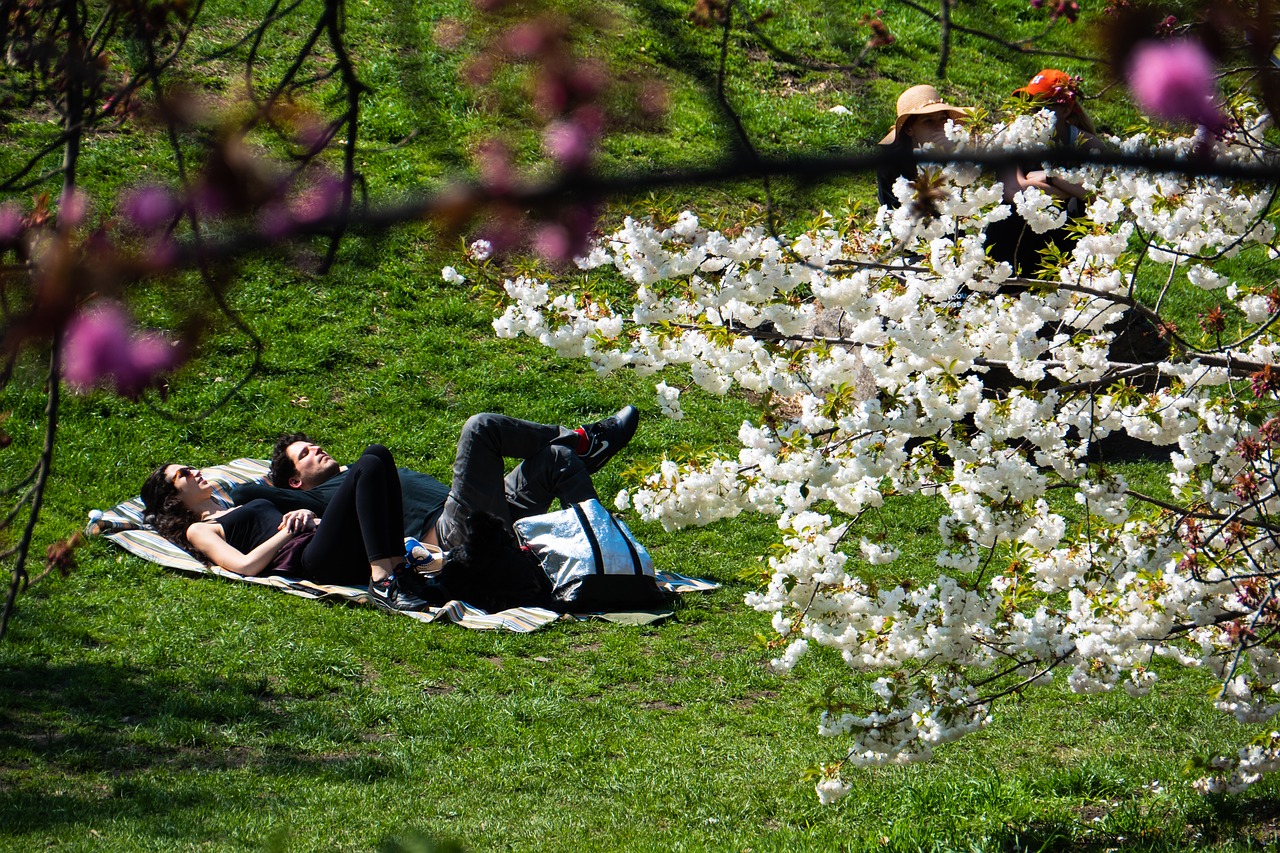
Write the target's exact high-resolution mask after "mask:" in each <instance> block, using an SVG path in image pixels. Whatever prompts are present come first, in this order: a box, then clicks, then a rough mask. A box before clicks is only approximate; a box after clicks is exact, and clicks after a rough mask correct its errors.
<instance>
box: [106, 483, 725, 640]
mask: <svg viewBox="0 0 1280 853" xmlns="http://www.w3.org/2000/svg"><path fill="white" fill-rule="evenodd" d="M201 473H202V474H203V475H204V478H205V479H206V480H208V481H209V482H210V483H212V484H213V497H214V500H216V501H217V502H218V503H220V504H223V505H224V506H228V507H229V506H231V505H232V504H231V497H230V494H231V490H232V489H233V488H234V487H235V486H238V485H240V484H242V483H260V482H265V481H266V479H267V463H266V461H265V460H261V459H236V460H234V461H232V462H228V463H227V464H225V465H216V466H212V467H209V468H202V469H201ZM85 532H86V533H88V534H89V535H90V536H105V537H106V538H107V539H109V540H111V541H112V542H114V543H115V544H117V545H119V546H120V547H121V548H123V549H125V550H126V551H128V552H129V553H131V554H136V555H137V556H139V557H141V558H142V559H144V560H150V561H151V562H153V563H159V564H160V565H162V566H167V567H168V568H171V569H176V570H178V571H181V572H188V573H191V574H200V575H216V576H217V577H221V578H226V579H227V580H233V581H238V582H241V583H249V584H257V585H258V586H267V587H272V588H273V589H279V590H282V591H284V592H287V593H290V594H291V595H297V596H301V597H303V598H314V599H322V600H330V601H348V602H355V603H361V604H368V603H369V591H368V589H367V588H365V587H354V586H337V585H331V584H317V583H312V582H311V581H307V580H301V579H299V578H290V577H283V576H279V575H273V576H270V577H262V578H249V577H244V576H243V575H238V574H236V573H235V572H229V571H227V570H226V569H223V568H221V567H219V566H206V565H205V564H204V563H202V562H200V561H199V560H197V559H196V558H195V557H193V556H191V555H190V554H188V553H187V552H186V551H183V550H182V549H181V548H179V547H178V546H177V545H174V544H173V543H172V542H170V541H169V540H167V539H165V538H164V537H163V536H161V535H160V534H158V533H156V532H155V531H154V530H152V529H151V528H150V527H148V526H147V525H146V524H145V523H144V522H143V521H142V499H141V498H137V497H135V498H131V499H129V500H127V501H125V502H124V503H122V504H119V505H117V506H114V507H112V508H111V509H109V510H105V511H104V510H93V511H92V512H90V513H89V524H88V526H87V527H86V528H85ZM657 581H658V586H660V587H662V588H663V589H664V590H666V591H667V592H696V591H706V590H712V589H717V588H718V587H719V584H716V583H712V582H710V581H705V580H699V579H697V578H688V577H685V576H684V575H679V574H676V573H674V572H663V571H659V572H658V573H657ZM404 615H405V616H408V617H410V618H413V619H417V620H419V621H422V622H454V623H456V624H458V625H462V626H464V627H467V628H475V629H495V628H501V629H505V630H508V631H519V632H528V631H536V630H537V629H538V628H541V627H543V626H545V625H549V624H550V623H552V622H554V621H555V620H556V619H558V618H560V614H558V613H556V612H555V611H553V610H544V609H543V608H540V607H515V608H512V609H510V610H503V611H501V612H498V613H488V612H486V611H484V610H481V609H479V608H478V607H472V606H471V605H469V604H466V603H465V602H461V601H451V602H449V603H448V604H446V605H444V606H443V607H435V608H431V609H430V610H427V611H424V612H421V613H409V612H405V613H404ZM669 615H670V611H667V612H665V613H640V614H637V613H608V614H594V615H593V616H594V617H596V618H603V619H608V620H610V621H615V622H625V623H628V624H636V623H643V622H653V621H657V620H659V619H663V618H665V617H666V616H669ZM572 618H593V617H592V616H585V617H572Z"/></svg>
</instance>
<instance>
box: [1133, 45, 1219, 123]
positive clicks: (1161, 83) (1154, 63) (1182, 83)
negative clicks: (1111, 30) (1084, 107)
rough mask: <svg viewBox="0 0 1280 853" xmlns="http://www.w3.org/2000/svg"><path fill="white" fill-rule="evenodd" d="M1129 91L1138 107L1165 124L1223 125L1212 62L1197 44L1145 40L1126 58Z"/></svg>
mask: <svg viewBox="0 0 1280 853" xmlns="http://www.w3.org/2000/svg"><path fill="white" fill-rule="evenodd" d="M1126 76H1127V77H1128V79H1129V88H1130V89H1131V90H1132V91H1133V97H1134V99H1135V100H1136V101H1137V102H1138V106H1139V108H1141V109H1142V110H1144V111H1145V112H1148V113H1150V114H1152V115H1155V116H1159V117H1160V118H1162V119H1165V120H1167V121H1183V122H1191V123H1193V124H1203V125H1206V126H1208V127H1209V128H1211V129H1218V128H1221V127H1222V125H1223V116H1222V111H1221V110H1220V109H1219V107H1218V104H1217V99H1216V91H1215V86H1214V79H1213V78H1214V68H1213V60H1212V59H1211V58H1210V56H1209V54H1208V53H1207V52H1206V51H1205V49H1204V46H1203V45H1201V44H1200V42H1198V41H1192V40H1190V39H1178V40H1176V41H1146V42H1142V43H1141V44H1139V45H1138V46H1137V47H1136V48H1135V49H1134V51H1133V55H1132V56H1131V57H1130V59H1129V66H1128V73H1127V75H1126Z"/></svg>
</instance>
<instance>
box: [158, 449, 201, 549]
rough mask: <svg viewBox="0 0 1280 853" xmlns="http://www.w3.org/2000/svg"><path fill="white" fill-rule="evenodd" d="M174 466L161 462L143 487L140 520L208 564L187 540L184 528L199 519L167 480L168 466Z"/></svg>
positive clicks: (170, 481) (171, 482)
mask: <svg viewBox="0 0 1280 853" xmlns="http://www.w3.org/2000/svg"><path fill="white" fill-rule="evenodd" d="M173 464H174V463H172V462H166V463H164V464H163V465H161V466H160V467H159V468H157V469H156V470H154V471H152V472H151V476H149V477H147V481H146V482H145V483H143V484H142V520H143V521H145V522H146V523H147V524H150V525H151V526H152V527H154V528H155V529H156V532H157V533H159V534H160V535H161V536H163V537H164V538H165V539H168V540H169V541H170V542H172V543H173V544H175V545H177V546H178V547H179V548H181V549H182V550H184V551H186V552H187V553H188V554H192V555H194V556H195V557H197V558H198V559H199V560H200V561H201V562H203V563H206V564H207V563H208V560H207V559H206V558H205V555H204V554H202V553H201V552H200V550H199V549H198V548H195V547H194V546H192V544H191V543H190V542H188V541H187V528H188V527H190V526H191V525H193V524H195V523H196V522H197V521H199V520H200V516H198V515H196V514H195V513H194V512H192V511H191V510H190V509H188V508H187V505H186V504H184V503H183V502H182V498H181V497H180V496H179V495H178V489H177V487H175V486H174V485H173V481H172V480H170V479H169V466H170V465H173Z"/></svg>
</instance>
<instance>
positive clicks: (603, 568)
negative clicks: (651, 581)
mask: <svg viewBox="0 0 1280 853" xmlns="http://www.w3.org/2000/svg"><path fill="white" fill-rule="evenodd" d="M515 530H516V535H517V536H518V537H519V538H520V541H521V542H522V543H523V544H524V545H526V546H527V547H528V548H529V549H530V550H531V551H533V553H534V554H535V555H536V556H537V557H538V559H539V560H541V561H542V568H543V570H544V571H545V572H546V573H547V577H548V578H549V579H550V581H551V587H552V593H553V594H554V595H557V596H562V595H563V593H564V592H565V591H566V590H567V589H568V588H569V587H571V586H573V585H574V584H578V583H580V582H581V581H582V580H583V579H584V578H587V577H590V576H593V575H614V576H625V575H630V576H633V577H634V576H645V577H649V578H652V577H653V560H652V559H651V558H650V557H649V552H648V551H646V550H645V547H644V546H643V545H641V544H640V543H639V542H637V541H636V538H635V537H634V536H633V535H631V531H630V530H628V529H627V525H626V524H624V523H623V522H622V521H621V520H620V519H618V518H615V517H614V515H613V514H612V513H611V512H609V511H608V510H607V509H605V508H604V506H603V505H602V504H601V503H600V501H598V500H589V501H582V502H580V503H576V504H571V505H570V506H569V507H568V508H566V509H562V510H560V511H558V512H549V513H546V514H544V515H532V516H529V517H528V518H522V519H520V520H519V521H517V522H516V523H515Z"/></svg>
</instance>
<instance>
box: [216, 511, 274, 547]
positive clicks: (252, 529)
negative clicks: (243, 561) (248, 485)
mask: <svg viewBox="0 0 1280 853" xmlns="http://www.w3.org/2000/svg"><path fill="white" fill-rule="evenodd" d="M283 518H284V513H282V512H281V511H280V510H278V509H276V506H275V504H273V503H271V501H269V500H264V499H262V498H258V499H257V500H252V501H249V502H248V503H247V504H245V505H244V506H238V507H236V508H235V509H233V510H231V512H228V513H226V514H225V515H220V516H218V517H217V518H215V519H213V520H214V521H215V522H217V524H218V526H219V527H221V528H222V534H223V536H225V537H226V539H227V544H228V545H230V546H232V547H233V548H235V549H236V550H238V551H239V552H240V553H242V554H248V553H249V552H250V551H252V550H253V549H254V548H257V547H258V546H259V545H261V544H262V543H263V542H266V541H267V540H268V539H270V538H271V537H272V536H275V535H276V533H277V532H278V531H279V530H280V522H281V520H282V519H283Z"/></svg>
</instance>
